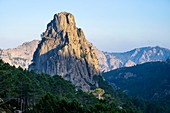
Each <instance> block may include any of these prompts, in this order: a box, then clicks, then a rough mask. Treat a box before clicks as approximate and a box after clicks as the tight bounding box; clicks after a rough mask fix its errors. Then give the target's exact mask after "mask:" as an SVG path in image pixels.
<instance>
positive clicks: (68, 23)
mask: <svg viewBox="0 0 170 113" xmlns="http://www.w3.org/2000/svg"><path fill="white" fill-rule="evenodd" d="M29 70H33V71H35V72H36V73H46V74H49V75H51V76H53V75H56V74H57V75H60V76H61V77H63V78H64V79H65V80H69V81H71V82H72V83H73V84H74V85H75V86H76V87H78V88H81V89H82V90H84V91H88V90H90V87H91V85H97V84H96V83H95V81H94V80H93V77H94V76H95V75H99V74H100V68H99V63H98V59H97V56H96V53H95V50H94V47H93V45H92V44H90V43H88V41H87V40H86V38H85V35H84V33H83V30H82V29H81V28H77V27H76V23H75V19H74V16H73V15H72V14H70V13H67V12H61V13H58V14H55V15H54V18H53V20H52V21H51V22H50V23H49V24H48V25H47V29H46V31H45V32H44V33H43V34H42V40H41V42H40V44H39V45H38V48H37V49H36V51H35V53H34V56H33V63H32V64H31V65H30V66H29Z"/></svg>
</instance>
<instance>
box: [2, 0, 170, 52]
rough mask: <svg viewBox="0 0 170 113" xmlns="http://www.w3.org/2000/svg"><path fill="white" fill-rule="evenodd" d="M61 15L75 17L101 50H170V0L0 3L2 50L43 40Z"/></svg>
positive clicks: (14, 0) (8, 0)
mask: <svg viewBox="0 0 170 113" xmlns="http://www.w3.org/2000/svg"><path fill="white" fill-rule="evenodd" d="M61 11H67V12H70V13H72V14H73V15H74V16H75V19H76V22H77V27H81V28H82V29H83V30H84V32H85V35H86V38H87V39H88V40H89V41H90V42H92V43H93V44H94V45H95V46H96V47H97V48H99V49H101V50H104V51H126V50H130V49H133V48H137V47H144V46H156V45H158V46H162V47H166V48H170V0H48V1H47V0H46V1H45V0H44V1H43V0H0V48H10V47H16V46H17V45H19V44H21V43H23V42H26V41H31V40H33V39H41V37H40V34H41V33H42V32H44V31H45V29H46V25H47V23H48V22H50V21H51V19H53V15H54V14H55V13H59V12H61Z"/></svg>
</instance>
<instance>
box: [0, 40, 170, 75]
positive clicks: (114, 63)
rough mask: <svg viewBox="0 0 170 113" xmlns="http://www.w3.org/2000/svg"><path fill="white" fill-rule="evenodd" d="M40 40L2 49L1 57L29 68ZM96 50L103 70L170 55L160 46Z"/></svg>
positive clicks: (159, 59) (169, 51)
mask: <svg viewBox="0 0 170 113" xmlns="http://www.w3.org/2000/svg"><path fill="white" fill-rule="evenodd" d="M39 42H40V41H39V40H33V41H30V42H25V43H23V44H22V45H20V46H18V47H16V48H11V49H0V58H1V59H2V60H3V61H5V62H8V63H9V64H11V65H15V66H16V67H18V66H20V67H22V68H23V69H28V66H29V65H30V64H31V63H32V61H31V60H32V58H33V54H34V52H35V50H36V48H37V46H38V44H39ZM95 51H96V55H97V57H98V60H99V65H100V70H101V72H107V71H110V70H114V69H117V68H121V67H130V66H134V65H136V64H142V63H145V62H153V61H166V59H167V58H168V57H170V49H167V48H162V47H159V46H156V47H143V48H136V49H133V50H130V51H127V52H123V53H115V52H112V53H111V52H103V51H100V50H99V49H97V48H95Z"/></svg>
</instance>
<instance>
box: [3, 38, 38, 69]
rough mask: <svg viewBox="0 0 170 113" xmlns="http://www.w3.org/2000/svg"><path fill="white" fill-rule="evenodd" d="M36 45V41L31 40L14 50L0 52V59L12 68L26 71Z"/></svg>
mask: <svg viewBox="0 0 170 113" xmlns="http://www.w3.org/2000/svg"><path fill="white" fill-rule="evenodd" d="M38 43H39V41H38V40H33V41H30V42H26V43H23V44H22V45H20V46H18V47H16V48H11V49H3V50H0V59H2V60H3V61H4V62H6V63H9V64H10V65H12V66H15V67H19V66H20V67H21V68H23V69H28V66H29V65H30V64H31V63H32V61H31V60H32V56H33V54H34V52H35V50H36V48H37V46H38Z"/></svg>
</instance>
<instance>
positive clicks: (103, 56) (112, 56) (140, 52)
mask: <svg viewBox="0 0 170 113" xmlns="http://www.w3.org/2000/svg"><path fill="white" fill-rule="evenodd" d="M96 52H97V57H98V59H99V64H100V67H101V71H102V72H103V71H104V72H107V71H110V70H115V69H117V68H121V67H131V66H134V65H137V64H142V63H146V62H155V61H166V59H167V58H168V57H169V56H170V50H169V49H166V48H161V47H159V46H156V47H143V48H136V49H133V50H130V51H127V52H123V53H114V52H113V53H109V52H102V51H100V50H98V49H96Z"/></svg>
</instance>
